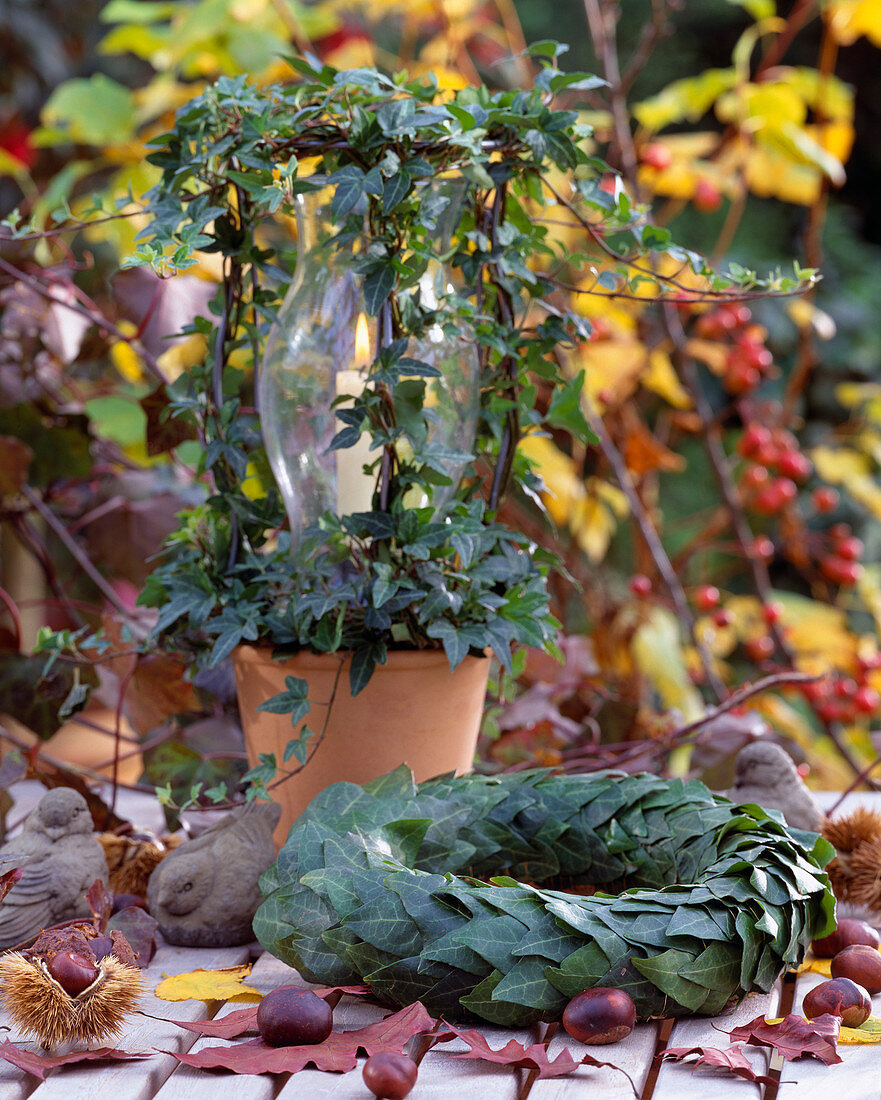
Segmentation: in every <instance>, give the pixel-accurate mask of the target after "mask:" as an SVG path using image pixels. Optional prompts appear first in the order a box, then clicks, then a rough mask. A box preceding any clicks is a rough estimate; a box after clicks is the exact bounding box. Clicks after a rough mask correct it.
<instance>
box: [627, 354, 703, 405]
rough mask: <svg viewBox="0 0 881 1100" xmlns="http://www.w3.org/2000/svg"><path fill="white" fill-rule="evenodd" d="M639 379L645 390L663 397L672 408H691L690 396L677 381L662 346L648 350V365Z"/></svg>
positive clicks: (674, 371) (677, 377)
mask: <svg viewBox="0 0 881 1100" xmlns="http://www.w3.org/2000/svg"><path fill="white" fill-rule="evenodd" d="M639 381H640V382H641V384H642V385H643V386H645V388H646V389H647V390H651V391H652V393H656V394H657V395H658V396H659V397H663V398H664V400H665V401H666V402H667V404H668V405H672V406H673V408H674V409H690V408H691V404H692V402H691V397H690V396H689V393H688V391H687V390H686V389H685V387H684V386H683V385H682V383H681V382H680V381H679V375H678V374H677V373H676V368H675V367H674V366H673V363H672V362H671V361H670V356H669V355H668V354H667V352H666V351H664V350H663V348H653V349H652V350H651V351H650V352H649V363H648V367H647V368H646V369H645V370H644V371H643V372H642V374H641V375H640V376H639Z"/></svg>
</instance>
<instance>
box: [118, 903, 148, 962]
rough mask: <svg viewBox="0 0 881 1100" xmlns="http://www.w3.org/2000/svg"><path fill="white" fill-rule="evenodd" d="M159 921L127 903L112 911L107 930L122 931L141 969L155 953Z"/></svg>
mask: <svg viewBox="0 0 881 1100" xmlns="http://www.w3.org/2000/svg"><path fill="white" fill-rule="evenodd" d="M158 927H159V922H158V921H157V920H156V918H155V917H151V916H150V914H149V913H147V912H146V911H145V910H143V909H141V908H139V907H138V906H137V905H128V906H126V908H125V909H120V910H119V911H118V912H116V913H114V914H113V916H112V917H111V918H110V920H109V921H108V922H107V932H108V933H110V932H112V931H113V930H114V929H115V930H116V931H117V932H122V934H123V935H124V936H125V938H126V939H127V940H128V942H129V943H130V944H131V947H132V951H134V953H135V955H137V958H138V966H140V967H141V968H142V969H143V968H144V967H145V966H149V965H150V960H151V959H152V958H153V955H154V954H155V953H156V929H157V928H158Z"/></svg>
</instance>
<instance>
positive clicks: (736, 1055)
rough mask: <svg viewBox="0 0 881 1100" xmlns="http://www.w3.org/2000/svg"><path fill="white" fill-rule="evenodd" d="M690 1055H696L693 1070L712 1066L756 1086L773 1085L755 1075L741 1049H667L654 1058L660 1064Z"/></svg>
mask: <svg viewBox="0 0 881 1100" xmlns="http://www.w3.org/2000/svg"><path fill="white" fill-rule="evenodd" d="M692 1054H696V1055H697V1059H696V1060H695V1061H694V1062H693V1063H692V1066H693V1068H695V1069H696V1068H697V1067H698V1066H713V1067H714V1068H716V1069H726V1070H728V1071H729V1072H730V1073H734V1074H736V1075H737V1076H738V1077H743V1078H744V1079H745V1080H747V1081H755V1082H756V1084H760V1085H773V1084H775V1081H774V1078H773V1077H766V1076H764V1075H763V1074H758V1073H756V1071H755V1070H754V1069H753V1067H752V1066H751V1065H750V1062H749V1059H748V1058H747V1056H746V1055H745V1054H744V1053H743V1048H742V1047H730V1048H729V1049H728V1050H720V1049H719V1048H718V1047H667V1049H666V1050H662V1051H661V1052H660V1054H656V1055H655V1057H656V1058H657V1059H658V1060H660V1061H662V1062H663V1061H667V1060H669V1061H671V1062H672V1061H677V1062H678V1061H681V1060H683V1059H685V1058H688V1057H690V1056H691V1055H692Z"/></svg>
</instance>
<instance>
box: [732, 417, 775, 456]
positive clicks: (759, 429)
mask: <svg viewBox="0 0 881 1100" xmlns="http://www.w3.org/2000/svg"><path fill="white" fill-rule="evenodd" d="M770 442H771V433H770V432H769V431H768V429H767V428H766V427H764V426H763V425H762V424H750V425H749V426H748V427H747V428H746V430H745V431H744V433H743V435H742V436H741V437H740V439H739V440H738V441H737V450H738V452H739V453H740V454H742V455H743V457H744V458H755V456H756V454H757V453H758V450H759V448H760V447H762V446H765V445H766V444H768V443H770Z"/></svg>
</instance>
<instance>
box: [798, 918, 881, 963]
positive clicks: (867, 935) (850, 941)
mask: <svg viewBox="0 0 881 1100" xmlns="http://www.w3.org/2000/svg"><path fill="white" fill-rule="evenodd" d="M858 943H861V944H865V945H866V946H867V947H878V946H881V936H879V935H878V933H877V932H876V931H875V929H874V928H873V927H872V926H871V924H866V922H865V921H864V920H857V919H856V917H841V918H840V920H839V921H838V927H837V928H836V929H835V931H834V932H830V933H829V935H828V936H823V938H822V939H819V940H814V942H813V943H812V944H811V951H812V952H813V953H814V954H815V955H816V956H817V958H818V959H831V958H833V957H834V956H835V955H837V954H838V952H839V951H843V950H844V949H845V947H852V946H853V945H854V944H858Z"/></svg>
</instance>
